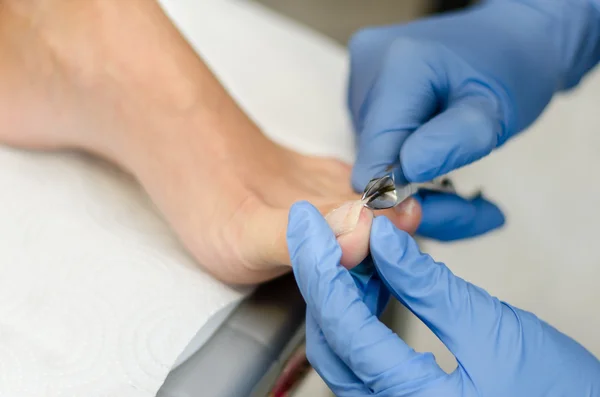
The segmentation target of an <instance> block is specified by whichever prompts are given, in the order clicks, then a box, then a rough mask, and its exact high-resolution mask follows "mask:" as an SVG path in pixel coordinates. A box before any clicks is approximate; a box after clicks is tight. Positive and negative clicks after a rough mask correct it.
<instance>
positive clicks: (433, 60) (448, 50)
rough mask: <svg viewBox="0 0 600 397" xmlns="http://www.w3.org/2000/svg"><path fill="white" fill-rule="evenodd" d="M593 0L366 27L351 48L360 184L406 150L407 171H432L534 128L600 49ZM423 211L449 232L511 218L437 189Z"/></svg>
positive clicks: (439, 232) (469, 232) (422, 177)
mask: <svg viewBox="0 0 600 397" xmlns="http://www.w3.org/2000/svg"><path fill="white" fill-rule="evenodd" d="M593 1H595V2H596V3H599V1H598V0H497V1H487V2H485V3H484V4H483V5H481V6H477V7H474V8H472V9H470V10H467V11H462V12H458V13H451V14H447V15H443V16H438V17H433V18H429V19H424V20H420V21H416V22H413V23H408V24H404V25H396V26H385V27H377V28H368V29H366V30H362V31H360V32H358V33H357V34H356V35H355V36H354V37H353V38H352V40H351V41H350V45H349V49H350V55H351V77H350V85H349V107H350V111H351V114H352V118H353V123H354V127H355V130H356V131H357V133H358V157H357V161H356V164H355V167H354V172H353V185H354V188H355V189H356V190H358V191H362V189H363V188H364V187H365V185H366V184H367V182H368V181H369V179H370V178H371V177H372V176H373V175H374V174H377V173H379V172H381V171H383V170H384V169H385V167H386V166H388V165H390V164H393V163H397V162H398V161H399V160H398V159H400V162H401V165H402V167H401V171H400V172H401V175H397V177H398V179H399V180H408V181H411V182H423V181H428V180H431V179H433V178H434V177H437V176H439V175H442V174H445V173H448V172H450V171H452V170H454V169H456V168H458V167H461V166H463V165H466V164H469V163H471V162H473V161H475V160H477V159H479V158H481V157H483V156H485V155H487V154H488V153H490V152H491V151H492V150H493V149H494V148H496V147H498V146H500V145H502V144H503V143H504V142H505V141H506V140H508V139H509V138H510V137H512V136H514V135H515V134H517V133H518V132H519V131H521V130H523V129H524V128H526V127H527V126H528V125H529V124H531V123H532V122H533V121H534V120H535V119H536V118H537V117H538V116H539V114H540V113H541V112H542V110H543V109H544V108H545V106H546V105H547V104H548V102H549V101H550V99H551V98H552V96H553V94H554V93H555V92H556V91H559V90H562V89H567V88H570V87H573V86H575V85H576V84H577V83H578V82H579V80H580V79H581V78H582V76H583V75H584V74H585V73H586V72H587V71H588V70H589V69H590V68H591V67H593V66H594V65H595V64H596V63H597V61H598V59H599V58H600V45H599V44H600V40H599V39H600V13H599V12H598V10H597V9H596V8H595V7H594V6H593V5H592V2H593ZM596 5H597V4H596ZM438 206H443V207H445V210H444V211H442V210H439V209H437V207H438ZM423 210H424V214H425V219H424V220H423V226H422V228H421V229H420V230H419V231H418V232H419V234H422V235H425V236H428V237H433V238H437V239H442V240H453V239H459V238H464V237H470V236H474V235H477V234H481V233H484V232H486V231H488V230H491V229H494V228H496V227H498V226H500V225H502V224H503V222H504V218H503V216H502V214H501V212H500V210H499V209H498V208H497V207H496V206H494V205H492V204H490V203H488V202H486V201H485V200H483V199H482V198H478V199H477V200H475V201H473V202H470V201H466V200H459V199H458V198H456V197H450V196H445V197H436V198H434V199H429V198H425V200H424V202H423ZM429 212H432V213H434V214H437V213H444V214H448V213H451V214H452V218H447V215H446V217H444V218H438V217H437V216H436V215H429Z"/></svg>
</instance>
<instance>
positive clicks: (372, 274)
mask: <svg viewBox="0 0 600 397" xmlns="http://www.w3.org/2000/svg"><path fill="white" fill-rule="evenodd" d="M350 275H352V278H353V279H354V284H355V285H356V288H357V289H358V293H359V296H360V298H361V299H362V300H363V302H364V303H365V305H367V307H368V308H369V310H370V311H371V313H373V314H374V315H376V316H378V317H379V316H380V315H381V313H383V310H384V309H385V307H386V305H387V304H388V302H389V299H390V296H391V295H390V291H389V290H388V289H387V288H386V287H385V285H383V283H382V282H381V279H380V278H379V274H377V271H376V270H375V266H374V265H373V260H372V259H371V257H370V256H369V257H367V258H366V259H365V260H364V261H363V262H362V263H361V264H359V265H358V266H356V267H355V268H353V269H351V270H350Z"/></svg>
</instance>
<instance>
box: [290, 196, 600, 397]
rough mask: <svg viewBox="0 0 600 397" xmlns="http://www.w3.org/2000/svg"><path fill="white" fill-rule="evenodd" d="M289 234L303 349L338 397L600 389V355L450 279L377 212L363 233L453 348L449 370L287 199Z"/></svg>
mask: <svg viewBox="0 0 600 397" xmlns="http://www.w3.org/2000/svg"><path fill="white" fill-rule="evenodd" d="M287 240H288V247H289V252H290V255H291V261H292V264H293V269H294V275H295V277H296V280H297V282H298V285H299V287H300V291H301V292H302V295H303V296H304V299H305V300H306V303H307V315H306V320H307V325H306V331H307V336H306V340H307V356H308V359H309V361H310V362H311V364H312V365H313V366H314V368H315V369H316V370H317V372H318V373H319V374H320V375H321V377H323V379H324V380H325V381H326V382H327V384H328V385H329V387H330V388H331V389H332V390H333V392H334V393H335V395H336V396H370V395H375V396H394V397H402V396H411V397H434V396H435V397H437V396H444V397H459V396H460V397H482V396H485V397H507V396H511V397H559V396H560V397H567V396H568V397H574V396H577V397H592V396H593V397H597V396H600V362H599V361H598V360H597V359H596V358H595V357H594V356H592V355H591V354H590V353H589V352H588V351H586V350H585V349H584V348H583V347H582V346H581V345H579V344H577V343H576V342H575V341H573V340H572V339H570V338H569V337H567V336H566V335H564V334H562V333H560V332H559V331H557V330H556V329H555V328H553V327H551V326H550V325H548V324H547V323H545V322H543V321H541V320H540V319H538V318H537V317H536V316H535V315H533V314H531V313H528V312H525V311H523V310H519V309H517V308H515V307H512V306H510V305H509V304H507V303H504V302H501V301H499V300H498V299H496V298H494V297H492V296H490V295H489V294H488V293H487V292H485V291H484V290H482V289H481V288H478V287H476V286H474V285H472V284H470V283H468V282H466V281H464V280H462V279H460V278H458V277H456V276H455V275H453V274H452V272H450V270H449V269H448V268H447V267H446V266H445V265H444V264H442V263H436V262H434V261H433V260H432V259H431V257H429V256H427V255H423V254H421V253H420V252H419V250H418V248H417V245H416V244H415V242H414V241H413V240H412V238H411V237H410V236H409V235H408V234H406V233H405V232H402V231H399V230H398V229H396V228H394V227H393V226H392V224H391V223H390V222H389V221H388V220H387V219H385V218H384V217H378V218H376V219H375V221H374V224H373V228H372V232H371V255H372V257H373V260H374V264H375V266H376V268H377V272H378V274H379V276H380V277H381V280H382V281H383V283H384V284H385V286H387V288H389V290H390V291H391V292H392V293H393V294H394V295H395V296H396V297H397V298H398V299H399V300H400V301H401V302H403V304H404V305H405V306H406V307H408V309H410V310H411V311H412V312H413V313H415V314H416V315H417V316H418V317H419V318H420V319H421V320H422V321H423V322H424V323H425V324H427V325H428V326H429V328H430V329H431V330H432V331H433V332H434V333H435V334H436V335H437V336H438V337H439V338H440V339H441V341H442V342H443V343H444V344H445V345H446V346H447V347H448V348H449V349H450V351H451V352H452V353H453V354H454V355H455V356H456V358H457V361H458V363H459V366H458V368H457V369H456V370H455V371H454V372H453V373H451V374H446V373H445V372H444V371H442V370H441V369H440V368H439V367H438V366H437V364H436V363H435V360H434V357H433V355H432V354H430V353H425V354H423V353H417V352H415V351H414V350H413V349H411V348H410V347H409V346H408V345H406V344H405V343H404V342H403V341H402V340H401V339H400V338H398V337H397V336H396V335H395V334H394V333H392V332H391V331H390V330H389V329H388V328H387V327H386V326H384V325H383V324H382V323H380V322H379V320H378V319H377V317H376V316H375V314H374V313H375V311H376V308H378V307H379V304H378V303H377V301H378V299H377V297H378V296H379V295H380V294H381V291H380V290H379V289H378V288H376V287H375V279H376V277H375V276H373V277H371V279H370V281H369V282H368V283H367V284H363V283H355V282H354V279H353V277H352V276H351V273H350V272H349V271H348V270H346V269H345V268H343V267H342V266H340V265H339V260H340V254H341V253H340V249H339V246H338V245H337V243H336V240H335V238H334V236H333V234H332V232H331V230H330V228H329V226H328V225H327V223H326V222H325V220H324V219H323V218H322V217H321V215H320V214H319V212H318V211H317V210H316V209H315V208H314V207H312V206H311V205H310V204H308V203H305V202H303V203H298V204H295V205H294V206H293V207H292V210H291V212H290V217H289V226H288V233H287ZM365 285H366V286H367V287H368V288H363V287H364V286H365Z"/></svg>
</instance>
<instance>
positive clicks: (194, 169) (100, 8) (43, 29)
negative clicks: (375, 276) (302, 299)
mask: <svg viewBox="0 0 600 397" xmlns="http://www.w3.org/2000/svg"><path fill="white" fill-rule="evenodd" d="M0 125H1V126H2V127H1V128H0V140H1V141H2V142H4V143H7V144H11V145H16V146H22V147H28V148H37V149H53V148H64V147H70V148H77V149H81V150H86V151H89V152H92V153H95V154H97V155H100V156H103V157H105V158H108V159H109V160H111V161H114V162H116V163H117V164H119V165H120V166H121V167H122V168H124V169H126V170H127V171H129V172H130V173H132V174H133V175H134V176H135V177H136V178H137V179H138V180H139V182H140V183H141V184H142V185H143V187H144V188H145V189H146V191H147V192H148V194H149V195H150V197H151V198H152V199H153V200H154V202H155V203H156V204H157V206H158V207H159V209H160V210H161V211H162V213H163V214H164V216H165V217H166V219H167V220H168V221H169V223H170V224H171V225H172V227H173V228H174V230H175V231H176V232H177V234H178V235H179V237H180V238H181V240H182V241H183V243H184V244H185V246H186V247H187V248H188V249H189V250H190V252H191V253H192V254H193V255H194V256H195V257H196V259H197V260H198V262H199V263H200V264H201V265H202V266H203V267H204V268H205V269H207V270H208V271H209V272H211V273H212V274H214V275H215V276H216V277H218V278H220V279H221V280H224V281H227V282H231V283H255V282H260V281H263V280H266V279H269V278H272V277H275V276H277V275H279V274H282V273H284V272H286V271H288V270H289V265H288V262H289V257H288V252H287V244H286V242H285V234H286V226H287V216H288V210H289V207H290V206H291V204H292V203H294V202H295V201H298V200H308V201H310V202H312V203H313V204H314V205H316V206H317V207H318V208H319V209H320V210H321V212H322V213H323V215H329V216H328V220H329V221H330V224H332V225H333V226H332V228H333V229H334V231H335V232H336V234H337V235H338V241H339V242H340V244H341V245H342V249H343V252H344V258H343V260H344V264H345V265H347V266H348V267H351V266H353V265H356V264H358V263H359V262H360V261H361V260H362V259H363V258H364V257H365V256H366V254H367V250H368V237H369V230H370V223H371V221H372V216H373V214H371V213H370V211H368V210H366V209H363V208H362V207H360V206H356V205H352V204H345V203H348V202H353V201H355V200H357V199H358V196H357V195H356V194H355V193H354V192H352V189H351V187H350V182H349V181H350V167H349V166H348V165H345V164H342V163H340V162H338V161H336V160H331V159H320V158H312V157H308V156H303V155H300V154H297V153H295V152H292V151H290V150H288V149H285V148H283V147H280V146H278V145H276V144H274V143H273V142H271V141H270V140H268V139H267V138H266V137H265V136H264V135H263V134H262V133H261V132H260V131H259V130H258V128H257V127H256V126H255V125H254V124H253V123H252V122H251V121H250V120H249V119H248V118H247V117H246V115H245V114H244V113H243V112H242V111H241V110H240V109H239V108H238V107H237V106H236V104H235V103H234V102H233V101H232V99H231V98H230V97H229V96H228V95H227V93H226V92H225V91H224V90H223V88H222V87H221V85H220V84H219V83H218V82H217V81H216V79H215V78H214V77H213V76H212V74H211V73H210V71H209V70H208V69H207V67H206V66H205V64H204V63H203V62H202V61H201V60H200V59H199V58H198V56H197V55H196V54H195V52H194V51H193V50H192V49H191V48H190V47H189V46H188V44H187V43H186V42H185V40H183V38H182V37H181V35H180V34H179V32H178V31H177V30H176V29H175V28H174V27H173V26H172V24H171V23H170V21H169V20H168V18H167V17H166V16H165V15H164V13H163V12H162V10H161V9H160V7H159V6H158V5H157V4H155V3H154V2H151V1H147V0H130V1H127V2H123V1H120V0H88V1H86V2H73V1H65V0H47V1H37V0H29V1H21V0H5V1H4V2H0ZM413 204H415V205H412V206H405V207H403V209H404V212H403V213H397V212H394V211H392V210H390V211H387V212H386V213H385V215H386V216H388V217H390V219H392V221H393V222H394V223H395V224H396V225H397V226H398V227H400V228H403V229H405V230H409V231H414V229H415V228H416V226H417V225H418V223H419V221H420V208H419V207H418V204H416V203H415V202H413ZM340 206H342V208H341V209H338V210H337V211H335V212H333V213H332V211H333V210H334V209H336V208H338V207H340ZM340 214H341V215H340Z"/></svg>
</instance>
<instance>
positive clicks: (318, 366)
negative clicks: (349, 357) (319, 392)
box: [306, 310, 371, 396]
mask: <svg viewBox="0 0 600 397" xmlns="http://www.w3.org/2000/svg"><path fill="white" fill-rule="evenodd" d="M306 358H307V359H308V362H310V364H311V366H312V367H313V368H314V369H315V371H317V373H318V374H319V376H321V378H322V379H323V380H324V381H325V383H326V384H327V386H329V388H330V389H331V391H332V392H333V393H334V394H335V395H336V396H345V395H354V396H357V395H358V396H368V395H370V394H371V392H370V390H368V389H367V387H366V386H365V385H364V383H363V382H362V381H361V380H360V379H358V377H356V375H354V373H353V372H352V370H351V369H350V368H348V366H347V365H346V364H345V363H344V362H343V361H342V360H341V359H340V358H339V357H338V356H337V355H336V354H335V353H334V352H333V350H331V348H330V347H329V345H328V344H327V340H326V339H325V336H324V335H323V332H321V328H320V327H319V325H318V324H317V322H316V320H315V318H314V317H313V315H312V313H311V311H310V310H307V311H306Z"/></svg>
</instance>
